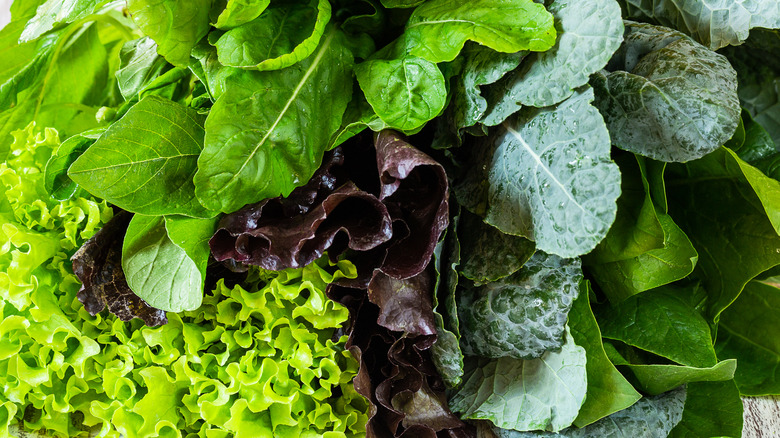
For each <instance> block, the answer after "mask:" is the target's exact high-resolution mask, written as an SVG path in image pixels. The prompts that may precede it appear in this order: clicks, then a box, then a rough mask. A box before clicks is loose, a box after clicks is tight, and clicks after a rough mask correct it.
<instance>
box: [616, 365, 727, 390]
mask: <svg viewBox="0 0 780 438" xmlns="http://www.w3.org/2000/svg"><path fill="white" fill-rule="evenodd" d="M623 367H625V368H627V369H629V370H631V372H632V373H634V377H635V378H636V381H637V382H638V388H639V389H640V390H642V391H644V392H646V393H648V394H650V395H656V394H661V393H664V392H666V391H671V390H672V389H674V388H677V387H678V386H680V385H683V384H686V383H691V382H723V381H728V380H732V379H734V371H736V369H737V361H736V360H734V359H729V360H724V361H721V362H718V363H717V364H715V365H713V366H711V367H703V368H696V367H688V366H679V365H654V364H651V365H644V364H640V365H636V364H631V365H623Z"/></svg>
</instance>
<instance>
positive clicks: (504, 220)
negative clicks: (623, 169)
mask: <svg viewBox="0 0 780 438" xmlns="http://www.w3.org/2000/svg"><path fill="white" fill-rule="evenodd" d="M592 100H593V90H591V89H590V88H587V89H585V90H582V91H579V92H577V93H575V94H574V95H573V96H572V97H570V98H569V99H567V100H566V101H564V102H562V103H561V104H559V105H557V106H555V107H550V108H545V109H541V110H536V109H533V110H528V111H522V112H521V113H519V114H518V116H517V117H515V118H512V119H510V120H507V121H506V122H504V124H502V126H501V128H500V129H499V130H497V131H496V132H494V133H493V135H491V136H489V137H487V138H486V139H485V140H483V141H481V142H480V144H479V145H478V146H477V147H474V148H473V149H472V156H471V158H470V161H469V163H470V165H471V168H472V171H470V172H469V173H468V174H467V175H466V178H465V179H463V180H462V181H459V182H457V181H456V183H455V186H454V188H455V192H456V194H457V197H458V202H460V203H461V204H462V205H463V206H465V207H467V208H468V209H470V210H472V211H474V212H476V213H478V214H481V215H484V216H485V221H486V222H487V223H489V224H491V225H493V226H495V227H497V228H498V229H499V230H501V231H503V232H505V233H507V234H513V235H520V236H524V237H527V238H529V239H531V240H534V241H536V246H537V248H538V249H540V250H542V251H545V252H547V253H551V254H557V255H559V256H561V257H575V256H579V255H582V254H585V253H588V252H590V251H591V250H592V249H593V248H594V247H595V246H596V245H597V244H598V243H599V242H600V241H601V240H602V239H603V238H604V236H606V234H607V231H608V230H609V228H610V226H611V225H612V222H613V221H614V219H615V213H616V210H617V205H616V200H617V198H618V196H619V195H620V172H619V170H618V167H617V166H616V165H615V164H614V163H613V162H612V161H611V160H610V156H609V153H610V146H609V134H608V133H607V129H606V126H605V125H604V120H603V119H602V118H601V115H600V114H599V112H598V111H597V110H596V109H595V108H594V107H593V106H591V105H590V102H592Z"/></svg>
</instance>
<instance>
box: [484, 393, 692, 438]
mask: <svg viewBox="0 0 780 438" xmlns="http://www.w3.org/2000/svg"><path fill="white" fill-rule="evenodd" d="M685 393H686V391H685V389H678V390H675V391H671V392H668V393H666V394H662V395H657V396H655V397H644V398H642V399H641V400H639V401H638V402H636V403H635V404H634V405H632V406H631V407H629V408H628V409H624V410H622V411H619V412H616V413H614V414H612V415H610V416H609V417H607V418H604V419H602V420H599V421H598V422H596V423H593V424H591V425H589V426H587V427H583V428H582V429H578V428H574V427H572V428H569V429H566V430H563V431H561V432H560V433H547V432H516V431H513V430H501V429H493V431H494V432H495V433H496V436H497V437H498V438H593V437H599V438H638V437H641V438H651V437H652V438H656V437H657V438H663V437H666V436H667V435H668V434H669V431H671V430H672V429H673V428H674V427H675V426H676V425H677V424H678V423H679V422H680V419H681V418H682V416H683V407H684V406H685V401H686V397H685Z"/></svg>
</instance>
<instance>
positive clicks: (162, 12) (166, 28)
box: [127, 0, 212, 67]
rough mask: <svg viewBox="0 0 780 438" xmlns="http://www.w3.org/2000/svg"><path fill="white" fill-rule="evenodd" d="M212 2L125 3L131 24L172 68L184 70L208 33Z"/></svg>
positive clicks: (148, 0) (133, 0)
mask: <svg viewBox="0 0 780 438" xmlns="http://www.w3.org/2000/svg"><path fill="white" fill-rule="evenodd" d="M211 1H212V0H127V9H128V11H129V12H130V14H131V15H132V16H133V21H135V23H136V24H137V25H138V27H139V28H141V30H142V31H143V32H144V34H146V35H148V36H150V37H151V38H152V39H153V40H154V41H155V42H157V52H158V53H159V54H160V55H162V56H164V57H165V59H167V60H168V62H170V63H171V64H173V65H178V66H185V67H186V66H187V64H189V62H190V52H191V51H192V48H193V47H195V45H196V44H197V43H198V41H200V39H201V38H203V37H204V36H206V33H207V32H208V31H209V9H210V8H211Z"/></svg>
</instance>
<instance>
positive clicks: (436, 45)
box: [403, 0, 555, 63]
mask: <svg viewBox="0 0 780 438" xmlns="http://www.w3.org/2000/svg"><path fill="white" fill-rule="evenodd" d="M403 39H404V45H405V47H408V48H409V51H410V54H411V55H412V56H416V57H420V58H423V59H427V60H428V61H430V62H434V63H439V62H446V61H452V60H453V59H455V57H456V56H458V53H460V50H461V49H462V48H463V45H464V44H465V43H466V41H469V40H470V41H475V42H478V43H480V44H482V45H484V46H487V47H490V48H491V49H493V50H496V51H498V52H505V53H514V52H518V51H520V50H530V51H535V52H539V51H545V50H549V49H550V48H551V47H552V46H553V44H555V27H554V26H553V17H552V15H550V13H548V12H547V11H546V10H545V9H544V6H542V5H540V4H537V3H534V2H533V1H532V0H474V1H470V2H465V3H464V2H462V1H460V0H429V1H427V2H425V3H424V4H423V5H421V6H419V7H418V8H417V9H415V10H414V12H413V13H412V16H411V17H409V21H408V22H407V23H406V29H405V30H404V35H403Z"/></svg>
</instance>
